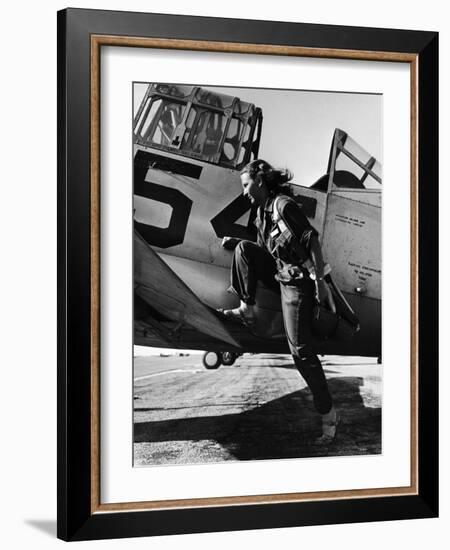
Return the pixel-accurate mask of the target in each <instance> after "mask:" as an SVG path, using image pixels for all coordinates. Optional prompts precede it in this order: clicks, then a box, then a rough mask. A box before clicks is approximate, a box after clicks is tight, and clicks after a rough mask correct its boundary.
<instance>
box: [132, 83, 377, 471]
mask: <svg viewBox="0 0 450 550" xmlns="http://www.w3.org/2000/svg"><path fill="white" fill-rule="evenodd" d="M132 96H133V136H132V141H133V144H132V147H133V168H132V169H133V187H134V193H133V207H132V215H133V231H134V237H133V240H134V242H133V269H134V274H133V303H134V305H133V311H134V346H133V425H134V430H133V465H134V466H135V467H143V466H153V465H159V466H161V465H189V464H205V463H221V462H225V461H251V460H253V461H254V460H276V459H303V458H305V459H306V458H309V457H324V456H333V457H339V456H356V455H371V456H372V455H379V454H381V453H382V452H383V446H382V404H383V395H382V386H383V385H382V381H383V374H382V338H381V334H382V300H381V297H382V247H381V245H382V239H381V237H382V196H383V195H382V177H383V175H382V156H383V139H382V130H383V129H382V109H383V97H382V94H377V93H373V94H370V93H354V92H348V93H346V92H342V91H340V92H334V91H333V90H332V89H330V91H315V90H293V89H266V88H264V89H263V88H242V87H227V88H224V87H219V86H211V85H202V84H201V83H177V82H174V83H167V82H134V83H133V94H132ZM130 375H131V373H130Z"/></svg>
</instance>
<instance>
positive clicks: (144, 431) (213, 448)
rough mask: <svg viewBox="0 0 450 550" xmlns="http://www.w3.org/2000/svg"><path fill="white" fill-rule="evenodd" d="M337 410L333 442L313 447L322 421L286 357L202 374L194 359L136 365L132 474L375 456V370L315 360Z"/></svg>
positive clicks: (242, 361) (259, 358)
mask: <svg viewBox="0 0 450 550" xmlns="http://www.w3.org/2000/svg"><path fill="white" fill-rule="evenodd" d="M322 363H323V366H324V370H325V374H326V377H327V379H328V382H329V386H330V391H331V393H332V395H333V398H334V400H335V403H336V405H337V407H338V408H339V410H340V414H341V423H340V425H339V428H338V434H337V436H336V439H335V441H334V442H333V443H332V444H331V445H329V446H327V447H319V446H315V445H314V444H313V441H314V439H315V438H316V437H318V436H319V435H320V433H321V430H320V416H319V415H318V414H317V413H316V412H315V409H314V406H313V403H312V396H311V393H310V391H309V389H308V388H307V387H306V386H305V382H304V380H303V379H302V378H301V376H300V375H299V373H298V371H297V370H296V369H295V367H294V364H293V362H292V359H291V357H290V356H288V355H268V354H259V355H250V354H245V355H244V356H243V357H240V358H238V360H237V361H236V363H235V364H234V365H232V366H228V367H227V366H221V367H220V368H219V369H217V370H206V369H205V368H204V367H203V365H202V362H201V355H189V356H187V357H178V356H169V357H159V356H154V357H136V358H135V362H134V364H135V366H134V465H135V466H144V465H153V464H159V465H161V464H194V463H208V462H222V461H228V460H261V459H273V458H302V457H313V456H336V455H361V454H370V455H373V454H379V453H381V450H382V449H381V406H382V405H381V390H382V383H381V380H382V374H381V373H382V366H381V365H378V364H377V361H376V359H375V358H363V357H338V356H326V357H324V358H322Z"/></svg>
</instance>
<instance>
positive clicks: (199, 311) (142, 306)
mask: <svg viewBox="0 0 450 550" xmlns="http://www.w3.org/2000/svg"><path fill="white" fill-rule="evenodd" d="M134 285H135V288H134V290H135V295H137V298H135V343H136V344H142V345H147V346H148V345H153V346H161V347H179V346H178V345H177V344H180V345H181V342H180V333H181V331H182V332H183V333H184V335H185V337H184V338H183V340H184V342H183V347H187V345H188V342H186V340H188V341H191V342H192V343H194V344H195V342H196V341H197V340H199V334H198V333H200V335H203V340H211V337H212V338H213V339H215V340H218V341H219V342H222V343H223V344H225V345H227V347H228V346H232V347H233V348H238V349H239V348H240V347H241V345H240V344H239V342H238V341H237V340H236V339H235V338H234V337H233V336H232V335H231V334H230V332H229V330H227V328H226V327H225V326H224V324H223V323H222V321H221V320H220V318H219V316H217V315H215V314H214V313H213V312H212V311H211V310H210V309H209V308H208V307H207V306H205V305H204V304H203V303H202V302H201V301H200V300H199V299H198V297H197V296H196V295H195V294H194V293H193V292H192V291H191V290H190V288H189V287H188V286H186V284H185V283H184V282H183V281H182V280H181V279H180V278H179V277H178V276H177V275H176V274H175V273H174V271H173V270H172V269H171V268H170V267H169V266H168V265H167V264H166V263H165V262H164V261H163V260H162V259H161V258H160V257H159V255H158V254H157V253H156V252H155V251H154V250H153V249H152V248H151V246H150V245H148V244H147V243H146V242H145V241H144V239H143V238H142V237H141V236H140V235H139V233H138V232H137V231H136V230H135V232H134ZM136 313H137V315H136ZM186 336H187V338H186ZM205 337H206V338H205ZM208 337H210V338H208ZM200 340H201V338H200ZM198 345H200V344H197V345H195V347H198Z"/></svg>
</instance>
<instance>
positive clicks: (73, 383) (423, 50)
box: [57, 9, 438, 540]
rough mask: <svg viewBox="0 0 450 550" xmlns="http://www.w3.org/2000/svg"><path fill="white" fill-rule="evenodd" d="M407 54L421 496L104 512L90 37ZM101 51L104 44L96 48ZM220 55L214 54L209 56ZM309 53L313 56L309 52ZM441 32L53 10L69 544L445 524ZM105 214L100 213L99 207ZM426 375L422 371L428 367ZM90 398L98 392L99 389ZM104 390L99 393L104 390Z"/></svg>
mask: <svg viewBox="0 0 450 550" xmlns="http://www.w3.org/2000/svg"><path fill="white" fill-rule="evenodd" d="M93 36H97V37H102V36H103V37H106V36H108V37H121V39H122V41H123V44H124V45H126V44H127V37H135V38H137V39H139V38H157V39H166V40H181V41H185V40H187V41H195V42H196V43H197V45H198V48H197V49H200V50H208V49H211V48H210V47H206V46H205V47H202V43H211V42H214V43H217V42H220V43H228V44H240V45H246V44H247V45H249V44H251V45H269V46H273V47H280V48H284V47H298V48H305V49H311V51H312V52H313V50H316V49H317V50H322V51H323V52H325V53H324V55H325V56H326V55H327V52H329V56H330V57H339V54H337V53H336V52H337V51H338V52H340V53H341V55H342V56H343V57H346V56H348V57H350V58H358V57H360V58H363V59H364V58H366V57H367V55H370V52H382V53H383V54H385V55H387V56H389V54H390V53H393V54H396V55H397V54H398V55H399V56H401V55H407V56H411V57H410V58H411V59H412V60H413V61H412V62H414V63H415V67H416V72H415V75H416V92H417V104H416V110H417V112H416V119H415V120H416V127H417V133H416V136H415V138H416V149H415V151H413V158H414V156H415V155H416V161H417V173H418V178H417V212H416V219H417V224H416V227H415V231H416V232H417V240H418V248H417V250H416V252H417V278H418V281H419V282H418V287H417V296H416V300H417V303H416V306H417V312H418V313H417V315H414V314H413V315H414V317H413V319H412V326H413V327H415V329H416V330H417V335H418V356H417V357H418V366H419V368H418V377H417V388H418V394H417V450H418V454H417V491H416V494H407V495H400V494H397V495H395V496H377V497H376V498H375V497H369V498H358V497H352V498H350V497H349V498H341V499H329V500H327V499H318V500H312V501H307V502H306V501H304V502H296V501H294V502H292V501H289V502H265V503H256V504H255V503H253V504H245V505H241V504H236V505H233V504H228V505H221V506H214V505H204V506H198V507H174V508H168V509H165V507H164V506H161V507H159V508H153V509H151V510H135V511H132V510H130V509H127V508H126V506H124V507H123V509H122V510H121V511H114V512H112V513H110V512H107V511H102V510H101V509H98V507H97V506H96V502H95V499H93V487H94V486H95V485H96V484H97V483H98V479H97V477H96V476H97V472H98V470H96V468H95V465H93V461H92V456H93V455H92V450H93V449H92V445H93V444H94V443H93V439H92V437H91V435H92V430H93V429H94V428H93V425H95V423H93V416H92V414H93V413H92V411H93V408H92V395H93V385H96V384H98V380H95V379H94V378H93V376H92V368H91V367H92V361H93V358H94V359H95V357H96V356H97V354H98V342H97V341H95V338H93V327H94V329H95V326H96V325H98V319H97V318H95V317H94V319H93V311H92V292H93V288H95V280H96V277H95V274H94V286H93V265H98V264H96V262H98V258H97V259H96V257H95V250H96V249H95V247H94V248H92V237H93V230H95V228H94V229H93V225H92V219H93V216H94V217H95V216H97V215H99V212H97V211H96V210H95V209H94V210H93V206H92V193H91V192H92V181H93V179H92V178H93V177H95V173H94V172H93V171H92V163H91V161H92V154H93V153H92V151H93V149H92V139H91V138H92V134H91V131H92V116H93V115H92V113H93V111H92V105H93V101H95V98H93V96H92V73H91V69H92V65H91V63H92V48H93V42H92V37H93ZM100 42H101V41H100ZM212 49H214V48H212ZM313 54H314V53H312V54H311V55H313ZM437 144H438V34H437V33H435V32H423V31H409V30H392V29H375V28H364V27H343V26H328V25H312V24H300V23H279V22H272V21H251V20H235V19H221V18H206V17H191V16H173V15H161V14H146V13H130V12H114V11H101V10H85V9H67V10H63V11H60V12H58V532H57V535H58V537H59V538H61V539H64V540H89V539H102V538H116V537H138V536H150V535H165V534H180V533H202V532H212V531H229V530H243V529H260V528H265V529H267V528H277V527H289V526H301V525H321V524H329V523H351V522H366V521H386V520H397V519H411V518H429V517H436V516H437V515H438V330H437V325H438V147H437ZM97 208H98V205H97ZM422 366H424V367H426V368H421V367H422ZM94 389H95V388H94ZM97 389H98V388H97Z"/></svg>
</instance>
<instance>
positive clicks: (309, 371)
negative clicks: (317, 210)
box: [223, 160, 339, 445]
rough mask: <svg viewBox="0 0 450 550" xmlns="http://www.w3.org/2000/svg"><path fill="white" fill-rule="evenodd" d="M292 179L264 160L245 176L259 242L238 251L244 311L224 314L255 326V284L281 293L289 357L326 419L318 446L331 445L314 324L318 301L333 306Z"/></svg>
mask: <svg viewBox="0 0 450 550" xmlns="http://www.w3.org/2000/svg"><path fill="white" fill-rule="evenodd" d="M291 178H292V175H291V174H290V172H289V171H288V170H276V169H274V168H273V167H272V166H271V165H270V164H269V163H267V162H266V161H264V160H254V161H252V162H250V163H249V164H247V165H246V166H245V167H244V168H243V170H242V171H241V183H242V188H243V194H244V196H246V197H247V198H248V199H249V200H250V201H251V202H252V204H254V205H256V206H257V207H258V211H257V212H258V213H257V218H256V221H255V223H256V226H257V230H258V239H257V243H254V242H251V241H246V240H242V241H240V242H239V243H238V244H237V246H236V248H235V251H234V255H233V262H232V266H231V286H230V290H231V291H232V292H234V293H235V294H237V295H238V296H239V298H240V306H239V307H238V308H236V309H230V310H225V311H224V312H223V313H224V314H225V315H226V316H227V317H229V318H232V319H235V320H238V321H241V322H243V323H245V324H247V325H250V326H251V324H252V323H253V322H254V321H255V311H254V305H255V294H256V284H257V281H258V280H260V281H262V282H263V283H264V284H265V285H266V286H267V287H268V288H270V289H272V290H274V291H275V292H277V293H279V294H280V296H281V305H282V312H283V321H284V328H285V332H286V337H287V340H288V344H289V349H290V352H291V354H292V357H293V359H294V363H295V366H296V367H297V369H298V371H299V373H300V374H301V375H302V376H303V378H304V379H305V381H306V383H307V384H308V386H309V388H310V390H311V392H312V394H313V398H314V405H315V408H316V410H317V411H318V412H319V413H320V414H321V415H322V435H321V436H320V437H319V438H318V439H317V440H316V441H315V443H316V444H319V445H327V444H329V443H331V442H332V441H333V439H334V437H335V435H336V428H337V424H338V422H339V415H338V412H337V410H336V409H335V407H334V405H333V401H332V398H331V395H330V391H329V388H328V384H327V380H326V378H325V375H324V372H323V368H322V364H321V362H320V360H319V358H318V357H317V355H316V353H315V352H314V348H313V338H312V334H311V320H312V310H313V307H314V304H315V299H316V297H317V298H318V299H319V300H320V302H321V303H327V302H328V303H329V306H330V307H331V308H332V307H333V305H334V304H333V303H332V298H331V296H330V295H329V292H328V290H327V287H326V285H325V283H324V272H323V270H324V262H323V258H322V252H321V248H320V244H319V239H318V234H317V231H316V230H315V229H314V228H313V227H312V226H311V225H310V223H309V221H308V219H307V218H306V216H305V215H304V214H303V212H302V210H301V208H300V207H299V206H298V204H297V203H296V202H295V201H294V200H293V198H292V197H291V196H290V190H289V186H288V185H286V184H287V183H288V182H289V181H290V180H291ZM230 240H233V239H227V238H225V239H224V242H223V245H224V247H225V248H229V247H230V242H229V241H230ZM306 262H309V267H310V270H311V262H312V266H313V271H314V272H315V280H313V279H312V278H311V277H310V271H309V270H308V269H307V268H306V265H305V263H306Z"/></svg>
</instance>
